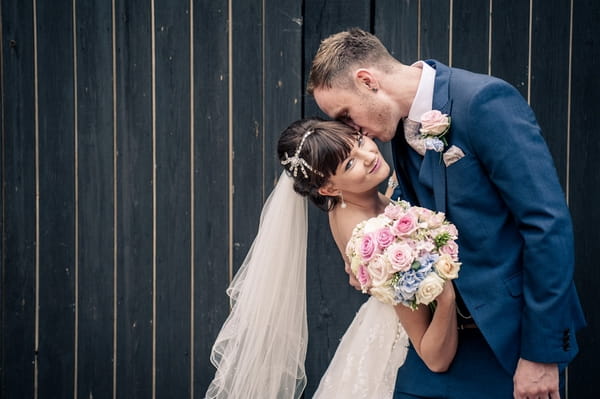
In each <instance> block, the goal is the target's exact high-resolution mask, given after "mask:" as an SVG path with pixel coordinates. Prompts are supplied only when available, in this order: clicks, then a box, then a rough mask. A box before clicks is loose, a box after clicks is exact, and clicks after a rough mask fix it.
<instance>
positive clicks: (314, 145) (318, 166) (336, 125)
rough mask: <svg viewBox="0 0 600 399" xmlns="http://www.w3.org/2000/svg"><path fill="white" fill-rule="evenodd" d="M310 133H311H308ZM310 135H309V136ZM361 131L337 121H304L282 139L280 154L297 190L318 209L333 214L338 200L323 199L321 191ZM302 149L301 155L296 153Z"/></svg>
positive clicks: (293, 127)
mask: <svg viewBox="0 0 600 399" xmlns="http://www.w3.org/2000/svg"><path fill="white" fill-rule="evenodd" d="M309 132H310V133H309ZM307 133H308V134H307ZM357 134H358V132H357V131H356V130H355V129H353V128H352V127H350V126H348V125H346V124H344V123H342V122H337V121H326V120H323V119H321V118H317V117H314V118H308V119H302V120H299V121H296V122H294V123H292V124H291V125H290V126H288V127H287V128H286V129H285V130H284V131H283V133H281V136H280V138H279V142H278V144H277V154H278V156H279V160H280V161H281V163H282V164H283V167H284V168H285V170H286V171H287V172H288V174H290V176H292V178H293V179H294V191H296V192H297V193H298V194H300V195H302V196H305V197H308V198H309V199H310V200H311V201H312V202H313V203H314V204H315V205H316V206H317V207H319V208H320V209H322V210H324V211H330V210H331V209H333V208H334V207H335V206H336V205H337V203H338V202H339V201H340V199H339V197H330V196H323V195H321V194H319V188H321V187H323V186H324V185H325V184H326V183H327V182H328V180H329V177H330V176H332V175H335V172H336V169H337V167H338V166H339V165H340V163H342V162H343V161H344V160H345V159H346V158H347V157H348V156H349V155H350V152H351V151H352V148H353V146H354V141H355V140H356V136H357ZM298 148H300V152H299V153H298V154H296V152H297V151H298Z"/></svg>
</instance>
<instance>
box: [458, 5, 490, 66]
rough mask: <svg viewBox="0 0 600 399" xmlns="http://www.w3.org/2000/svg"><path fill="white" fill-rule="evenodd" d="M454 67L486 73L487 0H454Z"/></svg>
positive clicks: (487, 47)
mask: <svg viewBox="0 0 600 399" xmlns="http://www.w3.org/2000/svg"><path fill="white" fill-rule="evenodd" d="M452 15H453V18H452V52H451V54H450V58H451V60H452V65H451V66H453V67H458V68H464V69H468V70H470V71H473V72H480V73H488V58H489V54H488V51H489V28H490V26H489V16H490V9H489V1H486V0H484V1H471V0H453V7H452Z"/></svg>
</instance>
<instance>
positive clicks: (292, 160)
mask: <svg viewBox="0 0 600 399" xmlns="http://www.w3.org/2000/svg"><path fill="white" fill-rule="evenodd" d="M312 133H314V130H308V131H307V132H306V133H304V136H302V140H301V141H300V144H299V145H298V148H297V149H296V152H295V153H294V156H293V157H289V156H288V154H287V152H286V153H285V159H284V160H283V161H281V164H282V165H284V166H286V165H288V164H289V165H290V166H289V170H290V172H291V173H292V175H294V177H297V176H298V168H299V169H300V170H301V171H302V174H303V175H304V178H305V179H308V173H306V169H308V170H310V171H311V172H313V173H314V174H315V175H317V176H321V177H324V176H323V173H321V172H319V171H318V170H316V169H313V167H312V166H310V165H309V164H308V162H306V161H305V160H304V158H301V157H300V151H302V146H303V145H304V140H306V138H307V137H308V136H310V135H311V134H312Z"/></svg>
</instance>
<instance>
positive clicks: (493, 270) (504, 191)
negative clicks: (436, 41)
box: [392, 60, 585, 397]
mask: <svg viewBox="0 0 600 399" xmlns="http://www.w3.org/2000/svg"><path fill="white" fill-rule="evenodd" d="M427 63H428V64H429V65H431V66H432V67H433V68H435V69H436V78H435V86H434V98H433V109H437V110H440V111H441V112H442V113H446V114H448V115H450V117H451V126H450V131H449V133H448V135H447V140H448V145H449V146H452V145H454V146H457V147H459V148H460V149H461V150H462V151H463V153H464V154H465V156H464V157H463V158H461V159H459V160H458V161H456V162H455V163H453V164H451V165H449V166H448V167H446V165H445V164H444V162H443V161H442V159H441V156H442V155H441V153H437V152H435V151H431V150H428V151H427V152H426V154H425V156H424V157H423V156H421V155H419V154H418V153H416V152H415V151H414V150H413V149H412V148H410V147H409V146H408V144H407V142H406V140H405V138H404V134H403V131H402V126H399V129H398V131H397V133H396V135H395V137H394V139H393V141H392V151H393V155H394V163H395V169H396V173H397V176H398V180H399V190H400V196H401V197H402V198H403V199H406V200H408V201H410V202H411V203H412V204H415V205H421V206H425V207H428V208H431V209H435V210H439V211H444V212H446V215H447V217H448V219H449V220H450V221H451V222H453V223H454V224H455V225H456V226H457V228H458V231H459V239H458V244H459V249H460V253H459V256H460V261H461V262H462V267H461V271H460V275H459V278H458V279H457V280H456V281H455V282H456V287H457V289H458V292H459V294H460V295H461V297H462V298H463V300H464V302H465V304H466V306H467V308H468V309H469V311H470V312H471V314H472V316H473V319H474V321H475V322H476V324H477V325H478V326H479V329H480V331H481V333H482V334H483V337H484V339H485V341H487V344H488V345H489V347H490V348H491V351H492V352H493V354H494V356H495V358H496V359H497V360H498V362H499V364H500V365H501V368H503V369H504V371H506V373H507V375H509V376H512V374H513V373H514V371H515V369H516V365H517V361H518V358H519V357H523V358H525V359H528V360H531V361H536V362H544V363H559V364H560V365H561V366H565V365H566V364H567V363H568V362H569V361H570V360H571V359H572V358H573V357H574V356H575V354H576V353H577V350H578V347H577V342H576V339H575V332H576V331H577V330H578V329H580V328H581V327H583V326H584V325H585V321H584V317H583V313H582V310H581V306H580V303H579V299H578V297H577V293H576V290H575V286H574V284H573V266H574V265H573V263H574V255H573V232H572V224H571V217H570V214H569V210H568V208H567V205H566V201H565V197H564V193H563V191H562V188H561V186H560V183H559V180H558V177H557V174H556V170H555V167H554V163H553V161H552V158H551V155H550V153H549V151H548V148H547V146H546V144H545V142H544V140H543V138H542V135H541V132H540V127H539V125H538V124H537V122H536V119H535V116H534V114H533V112H532V110H531V109H530V107H529V106H528V104H527V103H526V101H525V100H524V99H523V97H522V96H521V95H520V93H519V92H518V91H517V90H516V89H515V88H514V87H512V86H511V85H509V84H508V83H506V82H504V81H502V80H500V79H497V78H494V77H490V76H487V75H480V74H475V73H471V72H468V71H464V70H461V69H456V68H449V67H447V66H445V65H443V64H441V63H439V62H437V61H433V60H429V61H427ZM459 339H461V337H459ZM459 351H460V349H459ZM408 367H409V366H408V364H407V365H406V368H408ZM402 371H403V368H401V372H402ZM405 372H409V373H410V370H406V371H405ZM449 372H453V370H452V369H451V370H449ZM459 397H460V396H459ZM489 397H491V396H489Z"/></svg>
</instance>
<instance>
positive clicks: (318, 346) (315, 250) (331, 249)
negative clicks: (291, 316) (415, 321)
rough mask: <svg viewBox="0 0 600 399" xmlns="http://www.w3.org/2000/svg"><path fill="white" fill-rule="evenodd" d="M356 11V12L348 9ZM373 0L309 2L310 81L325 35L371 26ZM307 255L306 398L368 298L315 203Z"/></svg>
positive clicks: (308, 106) (311, 105) (309, 104)
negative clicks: (351, 277)
mask: <svg viewBox="0 0 600 399" xmlns="http://www.w3.org/2000/svg"><path fill="white" fill-rule="evenodd" d="M348 10H352V12H348ZM371 16H372V9H371V2H370V1H358V0H353V1H339V0H336V1H326V2H323V1H316V0H309V1H306V2H305V4H304V54H305V55H304V68H305V73H304V76H305V77H304V79H303V80H304V82H306V79H307V78H308V73H309V71H310V65H311V62H312V59H313V57H314V55H315V53H316V51H317V48H318V47H319V44H320V42H321V40H323V39H325V38H326V37H328V36H329V35H331V34H333V33H336V32H339V31H342V30H346V29H348V28H351V27H360V28H362V29H365V30H367V31H370V30H371V25H372V21H371ZM305 99H306V100H305V105H304V115H303V116H312V115H321V116H324V114H323V113H322V112H321V111H320V110H318V107H317V105H316V103H315V102H314V99H313V98H312V97H311V96H305ZM308 220H309V223H308V228H309V230H308V258H307V275H306V281H307V287H308V291H307V311H308V327H309V337H310V338H309V341H308V353H307V359H306V375H307V378H308V384H307V386H306V390H305V393H304V397H305V398H310V397H312V395H313V393H314V391H315V390H316V388H317V386H318V383H319V380H320V378H321V376H322V375H323V373H324V372H325V369H326V368H327V366H328V364H329V361H330V359H331V358H332V357H333V354H334V353H335V350H336V349H337V346H338V343H339V339H340V338H341V337H342V335H343V333H344V332H345V330H346V328H347V327H348V325H349V324H350V321H351V320H352V318H353V317H354V314H355V312H356V310H357V309H358V307H359V306H360V304H361V303H362V302H363V301H364V300H365V297H364V296H363V295H360V294H358V293H357V292H356V290H354V289H353V288H351V287H350V286H349V285H348V276H347V274H346V273H345V272H344V264H343V261H342V257H341V255H340V253H339V250H338V249H337V247H336V246H335V243H334V242H333V239H332V237H331V232H330V230H329V223H328V220H327V214H326V213H325V212H323V211H320V210H318V209H317V208H316V207H314V206H312V205H310V206H309V218H308Z"/></svg>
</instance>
